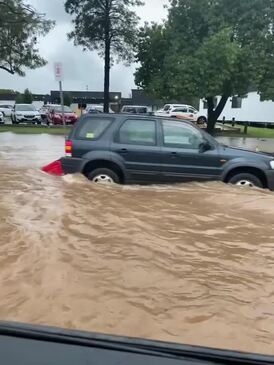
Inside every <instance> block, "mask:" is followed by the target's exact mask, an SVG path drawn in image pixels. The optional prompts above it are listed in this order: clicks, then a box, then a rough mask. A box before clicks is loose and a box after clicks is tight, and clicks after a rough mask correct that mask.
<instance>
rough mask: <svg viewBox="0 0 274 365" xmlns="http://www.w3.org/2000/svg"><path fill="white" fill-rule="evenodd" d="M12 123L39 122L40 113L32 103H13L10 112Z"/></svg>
mask: <svg viewBox="0 0 274 365" xmlns="http://www.w3.org/2000/svg"><path fill="white" fill-rule="evenodd" d="M11 121H12V123H13V124H19V123H32V124H35V123H37V124H41V121H42V120H41V115H40V113H39V112H38V110H37V109H36V108H35V106H34V105H32V104H15V106H14V109H13V110H12V114H11Z"/></svg>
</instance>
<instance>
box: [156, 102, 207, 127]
mask: <svg viewBox="0 0 274 365" xmlns="http://www.w3.org/2000/svg"><path fill="white" fill-rule="evenodd" d="M155 115H157V116H162V117H171V118H185V119H188V120H191V121H193V122H195V123H197V124H204V123H206V122H207V117H206V116H205V115H203V114H200V113H199V111H198V110H197V109H195V108H194V107H193V106H191V105H185V104H166V105H165V106H164V108H163V109H160V110H158V111H157V112H156V113H155Z"/></svg>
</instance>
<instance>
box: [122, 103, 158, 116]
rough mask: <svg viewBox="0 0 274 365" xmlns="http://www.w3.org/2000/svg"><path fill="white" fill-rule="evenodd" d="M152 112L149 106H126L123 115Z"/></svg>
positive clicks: (123, 108)
mask: <svg viewBox="0 0 274 365" xmlns="http://www.w3.org/2000/svg"><path fill="white" fill-rule="evenodd" d="M151 112H152V110H151V108H149V107H148V106H141V105H124V106H123V107H122V109H121V113H128V114H148V113H151Z"/></svg>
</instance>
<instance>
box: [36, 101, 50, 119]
mask: <svg viewBox="0 0 274 365" xmlns="http://www.w3.org/2000/svg"><path fill="white" fill-rule="evenodd" d="M50 107H51V105H50V104H47V105H43V106H42V108H40V109H39V113H40V115H41V119H42V120H43V121H46V120H47V117H48V113H49V110H50Z"/></svg>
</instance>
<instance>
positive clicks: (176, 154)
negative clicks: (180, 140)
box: [170, 152, 178, 157]
mask: <svg viewBox="0 0 274 365" xmlns="http://www.w3.org/2000/svg"><path fill="white" fill-rule="evenodd" d="M170 154H171V156H172V157H176V156H178V153H177V152H171V153H170Z"/></svg>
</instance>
